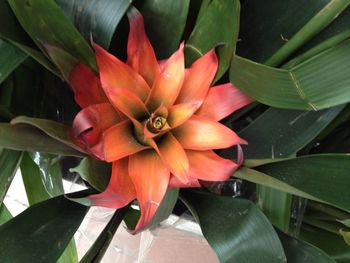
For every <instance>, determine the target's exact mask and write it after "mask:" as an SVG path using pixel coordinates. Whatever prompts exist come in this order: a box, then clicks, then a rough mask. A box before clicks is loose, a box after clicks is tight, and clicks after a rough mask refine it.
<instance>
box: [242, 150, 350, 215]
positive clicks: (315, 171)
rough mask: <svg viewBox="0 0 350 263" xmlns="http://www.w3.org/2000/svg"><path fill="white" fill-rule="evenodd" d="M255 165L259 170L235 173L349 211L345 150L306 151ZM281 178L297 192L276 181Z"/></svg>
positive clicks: (348, 164)
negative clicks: (280, 159)
mask: <svg viewBox="0 0 350 263" xmlns="http://www.w3.org/2000/svg"><path fill="white" fill-rule="evenodd" d="M255 169H257V170H258V171H260V173H259V172H256V171H254V170H250V169H247V168H243V169H241V170H240V171H238V172H237V173H238V174H237V173H235V176H237V177H239V178H242V179H246V180H248V181H253V182H254V181H255V183H259V184H262V185H267V186H270V187H273V188H276V189H279V190H282V191H285V192H288V193H292V194H295V195H299V196H301V197H305V198H309V199H316V200H317V201H320V200H322V201H323V202H325V203H328V204H331V205H333V206H335V207H338V208H340V209H344V210H346V211H350V194H348V193H349V191H347V189H348V188H349V187H350V181H349V169H350V155H349V154H319V155H309V156H303V157H299V158H293V159H289V160H284V161H280V162H275V163H270V164H265V165H262V166H259V167H257V168H255ZM264 174H265V175H264ZM266 175H268V176H266ZM271 177H273V179H272V181H270V180H271ZM273 180H277V181H273ZM281 182H282V183H285V184H287V185H288V186H290V187H293V188H295V189H297V190H299V191H301V193H297V192H294V191H291V190H292V189H288V187H283V186H282V185H279V183H281ZM303 193H304V194H305V193H306V194H307V195H309V197H308V196H307V195H304V194H303Z"/></svg>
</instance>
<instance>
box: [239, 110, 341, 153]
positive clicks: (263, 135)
mask: <svg viewBox="0 0 350 263" xmlns="http://www.w3.org/2000/svg"><path fill="white" fill-rule="evenodd" d="M343 108H344V107H343V106H339V107H335V108H331V109H327V110H322V111H316V112H313V111H308V112H307V111H298V110H282V109H275V108H270V109H268V110H267V111H265V112H264V113H263V114H261V115H260V116H259V117H258V118H257V119H255V120H254V121H253V122H252V123H251V124H250V125H249V126H247V127H246V128H245V129H243V130H242V131H240V132H239V136H240V137H242V138H244V139H245V140H247V141H248V142H249V144H248V145H247V146H243V147H244V148H243V150H244V157H245V158H246V159H264V158H271V159H274V158H284V157H288V156H291V155H293V154H295V153H296V152H298V151H299V150H300V149H302V148H303V147H305V146H306V145H307V144H308V143H310V141H312V140H313V139H314V138H315V137H316V136H317V135H318V134H320V133H321V131H322V130H323V129H324V128H325V127H326V126H327V125H328V124H329V123H330V122H331V121H332V120H334V118H335V117H336V116H337V115H338V114H339V113H340V111H341V110H342V109H343ZM256 131H259V132H256Z"/></svg>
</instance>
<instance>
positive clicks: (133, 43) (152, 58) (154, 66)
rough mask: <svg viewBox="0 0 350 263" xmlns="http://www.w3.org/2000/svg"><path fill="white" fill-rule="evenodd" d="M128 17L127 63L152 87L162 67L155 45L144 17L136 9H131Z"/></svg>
mask: <svg viewBox="0 0 350 263" xmlns="http://www.w3.org/2000/svg"><path fill="white" fill-rule="evenodd" d="M128 17H129V24H130V32H129V39H128V50H127V53H128V61H127V63H128V65H130V66H131V67H132V68H133V69H134V70H135V71H136V72H138V73H139V74H140V75H141V76H142V77H143V78H144V79H145V80H146V82H147V83H148V85H149V86H150V87H152V85H153V82H154V79H155V77H156V76H158V74H159V72H160V68H159V64H158V62H157V58H156V55H155V53H154V50H153V47H152V45H151V43H150V41H149V39H148V37H147V35H146V32H145V26H144V22H143V17H142V15H141V14H140V13H139V12H138V11H137V10H136V9H131V10H130V11H129V12H128Z"/></svg>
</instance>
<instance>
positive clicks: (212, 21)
mask: <svg viewBox="0 0 350 263" xmlns="http://www.w3.org/2000/svg"><path fill="white" fill-rule="evenodd" d="M239 13H240V2H239V1H238V0H213V1H211V3H210V5H209V6H208V7H206V8H205V11H203V12H202V14H201V16H200V17H199V19H198V20H197V22H196V25H195V27H194V29H193V31H192V33H191V35H190V37H189V39H188V41H187V43H186V46H185V54H186V64H188V65H190V64H191V63H192V62H193V61H195V60H196V59H198V58H199V57H201V56H203V55H204V54H205V53H207V52H208V51H209V50H210V49H212V48H215V47H217V50H218V58H219V68H218V72H217V74H216V79H219V78H220V77H221V76H222V75H223V74H224V73H225V72H226V70H227V69H228V67H229V64H230V61H231V57H232V54H233V52H234V50H235V48H236V41H237V36H238V30H239ZM217 21H220V22H219V23H218V22H217Z"/></svg>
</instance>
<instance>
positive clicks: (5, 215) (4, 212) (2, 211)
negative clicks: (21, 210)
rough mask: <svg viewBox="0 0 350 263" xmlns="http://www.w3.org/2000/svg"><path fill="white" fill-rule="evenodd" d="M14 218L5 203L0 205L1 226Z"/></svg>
mask: <svg viewBox="0 0 350 263" xmlns="http://www.w3.org/2000/svg"><path fill="white" fill-rule="evenodd" d="M11 218H12V215H11V213H10V211H9V210H8V209H7V207H6V206H5V204H4V203H2V204H1V205H0V226H1V225H2V224H4V223H6V222H7V221H9V220H10V219H11Z"/></svg>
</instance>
